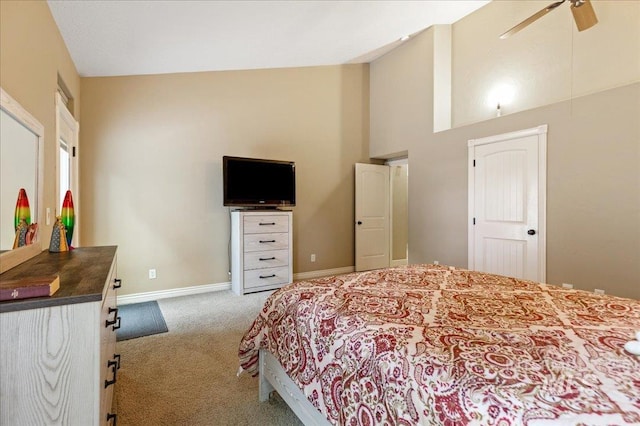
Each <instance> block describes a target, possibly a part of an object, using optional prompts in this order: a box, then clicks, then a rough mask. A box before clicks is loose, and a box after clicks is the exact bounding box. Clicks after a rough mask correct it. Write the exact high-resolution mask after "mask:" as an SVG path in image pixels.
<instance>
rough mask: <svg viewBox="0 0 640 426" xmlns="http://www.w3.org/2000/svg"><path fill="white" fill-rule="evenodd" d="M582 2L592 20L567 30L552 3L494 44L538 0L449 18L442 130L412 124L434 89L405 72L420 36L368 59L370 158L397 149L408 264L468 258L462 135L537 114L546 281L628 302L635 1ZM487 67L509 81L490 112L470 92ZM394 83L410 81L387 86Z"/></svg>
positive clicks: (636, 184)
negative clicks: (446, 121) (511, 85)
mask: <svg viewBox="0 0 640 426" xmlns="http://www.w3.org/2000/svg"><path fill="white" fill-rule="evenodd" d="M594 3H595V8H596V12H597V13H598V17H599V18H600V23H599V24H598V25H597V26H596V27H594V28H592V29H591V30H588V31H585V32H583V33H580V34H577V33H574V34H573V36H572V35H571V33H572V32H573V30H572V28H573V22H572V20H571V19H572V18H571V13H570V11H569V10H562V9H560V10H557V11H555V12H553V13H552V14H549V15H548V16H546V17H544V18H543V19H542V20H540V21H539V22H536V23H535V24H533V25H532V26H530V27H528V28H527V29H526V30H525V31H523V32H522V33H519V34H517V36H515V37H514V38H512V39H509V41H508V43H507V44H499V43H498V42H499V40H498V38H497V36H498V34H499V33H500V32H502V31H503V29H502V27H504V30H506V29H508V28H509V27H510V26H513V24H515V23H517V22H519V21H520V20H522V19H524V18H525V17H526V16H528V15H529V14H531V13H533V12H535V11H537V10H539V9H540V8H541V7H542V6H544V4H542V5H541V3H540V2H506V1H499V2H492V3H490V4H488V5H487V6H485V7H483V8H481V9H479V10H478V11H476V12H475V13H473V14H471V15H470V16H468V17H466V18H464V19H463V20H461V21H459V22H457V23H455V24H454V25H453V43H452V49H453V50H452V57H453V67H452V76H453V93H452V108H453V120H454V123H453V124H454V126H458V127H457V128H454V129H452V130H448V131H443V132H439V133H433V131H432V127H429V128H428V129H425V128H424V127H423V125H424V122H429V121H430V120H432V117H433V111H432V110H430V108H429V107H428V105H429V104H430V102H431V101H432V100H433V99H434V98H435V94H434V90H433V89H428V90H425V89H424V87H423V85H424V81H419V82H407V81H405V79H406V78H407V77H406V76H405V75H404V69H405V68H406V67H411V66H415V64H428V61H429V60H430V58H432V57H433V53H432V52H433V48H429V46H428V43H429V41H428V40H426V41H425V46H423V47H421V48H414V46H412V45H409V44H406V45H404V46H402V48H403V49H405V50H404V51H402V53H399V54H396V55H394V53H395V52H391V53H390V54H388V55H385V56H383V57H382V58H380V59H378V60H376V61H375V62H373V63H372V64H371V89H370V90H371V102H372V105H371V111H372V116H371V150H370V152H371V155H372V156H379V157H383V158H384V157H385V156H387V155H388V154H390V153H394V152H398V151H408V153H409V155H408V157H409V168H410V170H411V173H410V176H409V229H410V233H409V261H410V262H412V263H418V262H432V261H434V260H438V261H440V262H442V263H445V264H450V265H455V266H459V267H466V266H467V238H468V237H467V229H468V226H467V184H468V181H467V155H468V152H467V151H468V150H467V141H468V140H469V139H476V138H481V137H485V136H491V135H496V134H501V133H505V132H510V131H515V130H521V129H525V128H530V127H535V126H538V125H540V124H548V125H549V133H548V160H547V163H548V165H547V166H548V169H547V179H548V188H547V190H548V193H547V281H548V282H550V283H554V284H561V283H563V282H567V283H572V284H574V285H575V286H576V287H577V288H582V289H587V290H593V289H594V288H602V289H605V290H606V292H607V293H613V294H616V295H620V296H626V297H634V298H638V299H640V285H639V283H640V127H639V126H640V124H639V123H640V122H639V120H638V117H640V91H639V90H640V89H639V84H638V83H633V82H637V81H638V80H640V45H639V44H638V43H640V33H639V31H640V30H639V27H638V26H637V22H638V17H639V16H640V15H639V14H638V13H639V10H640V2H609V3H607V2H600V1H596V2H594ZM618 3H619V4H618ZM618 7H619V8H618ZM563 8H564V7H563ZM496 28H497V29H496ZM423 34H428V32H425V33H423ZM571 37H573V39H574V44H575V45H574V48H573V53H572V51H571V50H572V49H571V43H570V41H571ZM627 39H631V40H627ZM558 40H560V42H559V44H558V45H557V46H556V45H554V46H553V47H550V44H553V42H554V41H558ZM416 41H418V40H413V42H416ZM612 46H616V49H618V48H619V49H621V52H620V53H618V51H617V50H615V53H614V49H612ZM587 50H588V52H587ZM572 55H573V56H572ZM613 56H615V57H613ZM567 58H569V59H570V60H568V59H567ZM571 58H573V59H571ZM612 64H613V65H612ZM425 66H426V65H425ZM433 66H437V64H433ZM571 67H572V69H570V71H571V72H570V73H569V72H568V69H569V68H571ZM619 68H622V69H619ZM422 75H424V76H428V75H429V72H428V71H426V70H424V71H423V72H422ZM586 75H589V76H590V77H589V78H586V77H585V76H586ZM495 76H498V77H500V78H511V79H513V80H516V81H518V84H519V85H520V86H521V89H522V90H521V91H520V92H518V96H519V97H518V98H517V102H518V104H517V107H516V105H515V104H514V105H512V107H513V109H512V110H510V109H509V106H508V105H506V106H505V111H504V112H505V115H503V116H502V117H500V118H495V110H494V109H492V108H490V109H489V110H487V107H486V106H484V105H483V104H482V102H481V99H482V98H483V97H484V96H485V95H486V92H487V91H488V90H489V89H490V88H491V87H492V84H493V80H492V79H493V78H494V77H495ZM414 78H415V77H414ZM396 84H397V85H399V87H406V86H409V85H411V84H414V85H416V87H420V90H415V91H414V92H413V94H412V95H410V96H408V97H406V98H405V97H404V96H395V97H393V96H392V95H388V93H393V92H392V89H390V88H393V87H394V86H395V85H396ZM418 85H419V86H418ZM425 87H426V86H425ZM525 89H526V90H525ZM588 93H592V94H589V95H586V94H588ZM383 95H384V96H383ZM579 95H586V96H579ZM571 97H572V99H571V100H569V101H566V99H568V98H571ZM417 106H419V107H418V108H420V109H416V108H417ZM514 111H520V112H514ZM374 112H375V115H374ZM419 116H422V117H424V122H423V123H421V124H419V125H412V123H411V122H410V121H408V120H405V119H398V117H419ZM402 120H404V122H403V121H402ZM469 122H477V123H476V124H470V125H466V126H464V125H462V124H464V123H469ZM399 124H400V125H399ZM407 134H412V135H413V134H415V135H417V136H416V137H409V138H408V137H406V135H407Z"/></svg>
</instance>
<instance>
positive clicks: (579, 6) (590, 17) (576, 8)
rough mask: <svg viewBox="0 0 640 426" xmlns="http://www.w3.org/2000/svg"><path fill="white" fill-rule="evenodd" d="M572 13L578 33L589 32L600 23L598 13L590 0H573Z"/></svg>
mask: <svg viewBox="0 0 640 426" xmlns="http://www.w3.org/2000/svg"><path fill="white" fill-rule="evenodd" d="M571 13H573V19H574V20H575V21H576V26H577V27H578V31H584V30H587V29H589V28H591V27H593V26H594V25H595V24H597V23H598V18H597V17H596V12H595V11H594V10H593V6H592V5H591V1H590V0H572V1H571Z"/></svg>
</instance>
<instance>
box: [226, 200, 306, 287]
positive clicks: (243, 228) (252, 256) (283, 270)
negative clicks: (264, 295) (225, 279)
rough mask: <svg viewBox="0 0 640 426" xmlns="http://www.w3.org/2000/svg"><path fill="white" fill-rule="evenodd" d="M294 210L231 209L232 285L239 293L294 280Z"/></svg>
mask: <svg viewBox="0 0 640 426" xmlns="http://www.w3.org/2000/svg"><path fill="white" fill-rule="evenodd" d="M292 230H293V213H292V212H291V211H281V210H266V211H265V210H236V211H232V212H231V289H232V290H233V292H234V293H236V294H238V295H242V294H247V293H255V292H258V291H265V290H273V289H276V288H280V287H282V286H283V285H285V284H289V283H291V282H293V232H292Z"/></svg>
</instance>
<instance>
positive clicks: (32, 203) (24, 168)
mask: <svg viewBox="0 0 640 426" xmlns="http://www.w3.org/2000/svg"><path fill="white" fill-rule="evenodd" d="M43 144H44V127H43V126H42V124H40V122H39V121H38V120H36V119H35V118H34V117H33V116H32V115H31V114H30V113H29V112H28V111H26V110H25V109H24V108H23V107H22V106H21V105H20V104H19V103H18V102H16V101H15V100H14V99H13V98H12V97H11V96H9V94H8V93H7V92H5V91H4V90H3V89H1V88H0V154H1V155H0V273H2V272H4V271H6V270H8V269H11V268H13V267H14V266H17V265H19V264H20V263H22V262H24V261H26V260H28V259H31V258H32V257H33V256H35V255H37V254H39V253H40V252H41V251H42V247H41V244H40V241H41V238H40V234H41V233H42V227H41V226H39V229H38V232H37V233H36V235H35V238H34V240H33V241H32V242H31V243H30V244H28V245H24V246H22V247H18V248H16V249H13V248H12V247H13V243H14V239H15V234H16V232H15V224H14V216H15V208H16V201H17V199H18V193H19V191H20V188H24V189H25V190H26V192H27V197H28V199H29V207H30V211H31V212H30V213H31V221H30V222H31V223H39V225H41V224H40V222H41V221H42V218H43V214H42V211H43V200H42V198H43V197H42V195H43V169H44V150H43Z"/></svg>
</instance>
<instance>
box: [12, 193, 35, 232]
mask: <svg viewBox="0 0 640 426" xmlns="http://www.w3.org/2000/svg"><path fill="white" fill-rule="evenodd" d="M13 219H14V222H13V226H14V230H15V231H18V226H19V225H20V221H21V220H24V222H25V223H26V224H27V225H29V224H30V223H31V209H30V208H29V198H28V197H27V191H25V189H24V188H20V191H18V201H16V213H15V216H14V218H13Z"/></svg>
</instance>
